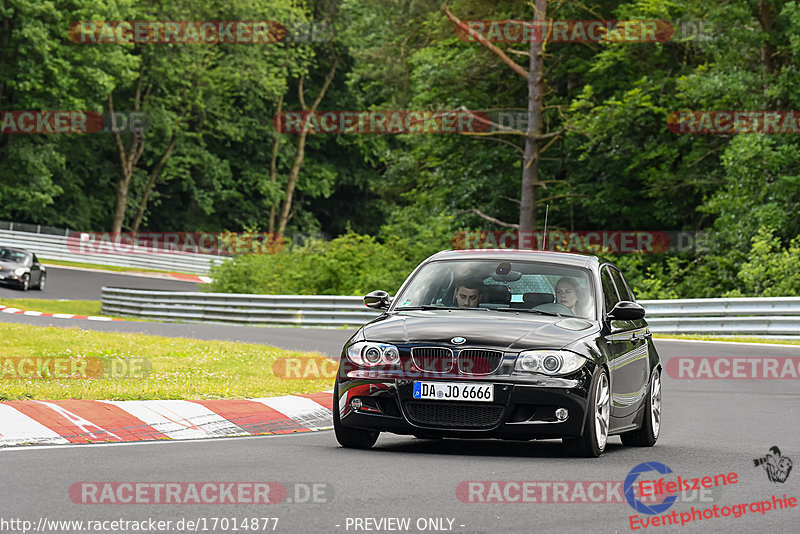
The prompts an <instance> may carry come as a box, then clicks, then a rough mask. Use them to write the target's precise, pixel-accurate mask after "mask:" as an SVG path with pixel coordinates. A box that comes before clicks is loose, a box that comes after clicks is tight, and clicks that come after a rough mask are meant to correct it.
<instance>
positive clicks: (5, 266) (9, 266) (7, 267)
mask: <svg viewBox="0 0 800 534" xmlns="http://www.w3.org/2000/svg"><path fill="white" fill-rule="evenodd" d="M18 267H24V265H21V264H19V263H17V262H15V261H6V260H0V269H2V270H4V271H13V270H14V269H16V268H18Z"/></svg>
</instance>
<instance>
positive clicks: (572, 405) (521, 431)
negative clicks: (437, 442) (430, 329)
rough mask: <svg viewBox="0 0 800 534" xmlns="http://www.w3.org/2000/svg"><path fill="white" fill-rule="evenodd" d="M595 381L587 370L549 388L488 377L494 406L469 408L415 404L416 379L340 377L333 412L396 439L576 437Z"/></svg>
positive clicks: (458, 403) (343, 419)
mask: <svg viewBox="0 0 800 534" xmlns="http://www.w3.org/2000/svg"><path fill="white" fill-rule="evenodd" d="M587 367H591V366H587ZM591 377H592V370H591V369H589V368H584V369H583V370H582V371H581V373H580V377H579V378H578V379H573V380H561V381H559V380H550V381H546V383H549V385H534V384H533V382H534V381H528V383H525V382H524V381H520V380H515V379H514V378H513V377H508V376H506V377H502V376H494V377H485V378H481V379H480V380H479V382H480V383H484V384H485V383H491V384H493V385H494V399H493V401H492V402H468V401H440V400H420V399H414V398H413V388H414V379H410V378H409V379H405V378H403V379H400V378H383V377H382V378H377V377H376V378H374V379H362V378H356V379H349V378H342V377H341V375H340V377H339V378H338V380H337V383H338V391H339V398H338V399H335V409H338V410H339V416H340V420H341V424H342V425H344V426H348V427H354V428H362V429H370V430H379V431H381V432H392V433H395V434H414V435H422V436H431V437H463V438H501V439H537V438H561V437H577V436H580V435H581V434H582V432H583V428H584V421H585V417H586V407H587V395H588V385H589V384H590V383H591ZM423 380H426V381H429V380H430V379H427V378H425V379H423ZM456 381H457V380H456ZM554 384H555V386H558V385H562V386H565V387H554ZM354 398H358V399H359V400H360V401H361V407H360V408H359V409H354V408H353V407H352V405H351V402H352V400H353V399H354ZM557 408H565V409H566V410H568V413H569V416H568V418H567V419H566V420H565V421H559V420H558V419H557V418H556V416H555V411H556V409H557Z"/></svg>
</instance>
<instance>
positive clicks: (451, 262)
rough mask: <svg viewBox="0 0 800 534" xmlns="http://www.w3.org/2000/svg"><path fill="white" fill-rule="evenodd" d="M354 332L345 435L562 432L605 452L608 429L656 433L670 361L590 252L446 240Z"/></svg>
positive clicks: (618, 276) (646, 439) (347, 355)
mask: <svg viewBox="0 0 800 534" xmlns="http://www.w3.org/2000/svg"><path fill="white" fill-rule="evenodd" d="M364 303H365V304H366V305H367V306H369V307H370V308H375V309H380V310H385V311H384V313H383V314H382V315H381V316H379V317H378V318H376V319H374V320H372V321H371V322H369V323H367V324H366V325H364V326H363V327H362V328H360V329H359V330H358V331H357V332H356V333H355V335H353V337H352V338H350V340H349V341H348V342H347V344H346V345H345V346H344V349H343V351H342V357H341V361H340V364H339V369H338V373H337V377H336V385H335V388H334V410H333V415H334V429H335V432H336V438H337V440H338V441H339V443H340V444H341V445H342V446H343V447H350V448H369V447H371V446H372V445H374V444H375V442H376V440H377V439H378V435H379V433H380V432H392V433H395V434H408V435H415V436H418V437H422V438H434V439H436V438H443V437H455V438H501V439H522V440H529V439H552V438H561V439H562V441H563V443H564V445H565V447H566V448H567V450H568V451H569V452H570V453H571V454H574V455H577V456H587V457H597V456H599V455H600V454H601V453H602V452H603V451H604V450H605V448H606V443H607V441H608V437H609V436H610V435H619V436H620V437H621V439H622V442H623V443H624V444H625V445H636V446H652V445H654V444H655V442H656V440H657V439H658V436H659V432H660V429H661V378H660V377H661V375H660V372H661V361H660V358H659V356H658V352H656V348H655V346H654V345H653V341H652V339H651V336H650V331H649V329H648V327H647V323H646V322H645V320H644V315H645V312H644V308H642V307H641V306H640V305H639V304H636V301H635V298H634V296H633V293H632V291H631V288H630V286H629V285H628V283H627V282H626V281H625V278H624V277H623V276H622V273H621V272H620V271H619V269H618V268H617V267H616V266H614V265H613V264H610V263H606V262H602V261H600V260H599V259H598V258H596V257H593V256H584V255H578V254H565V253H555V252H532V251H511V250H471V251H445V252H440V253H438V254H435V255H433V256H431V257H430V258H428V259H427V260H425V261H424V262H422V264H420V265H419V266H418V267H417V268H416V269H415V270H414V272H413V273H411V275H410V276H409V277H408V279H407V280H406V281H405V282H404V283H403V285H402V286H401V287H400V289H399V291H398V293H397V295H396V297H395V298H394V299H391V298H390V297H389V295H388V294H387V293H386V292H385V291H374V292H372V293H370V294H369V295H367V296H366V297H365V298H364Z"/></svg>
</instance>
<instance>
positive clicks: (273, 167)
mask: <svg viewBox="0 0 800 534" xmlns="http://www.w3.org/2000/svg"><path fill="white" fill-rule="evenodd" d="M282 110H283V95H281V96H280V98H278V111H277V112H276V113H275V116H276V117H280V115H281V111H282ZM280 144H281V133H280V132H277V131H276V132H275V142H274V143H272V159H270V162H269V181H270V182H272V183H273V184H274V183H275V182H276V181H277V180H278V148H279V147H280ZM273 232H275V204H273V205H272V206H270V207H269V233H270V234H272V233H273Z"/></svg>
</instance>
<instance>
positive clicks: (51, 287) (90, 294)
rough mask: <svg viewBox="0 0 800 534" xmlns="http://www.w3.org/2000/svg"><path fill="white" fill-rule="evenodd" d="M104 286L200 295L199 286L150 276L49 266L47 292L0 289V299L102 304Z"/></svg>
mask: <svg viewBox="0 0 800 534" xmlns="http://www.w3.org/2000/svg"><path fill="white" fill-rule="evenodd" d="M103 286H108V287H127V288H131V289H169V290H174V291H197V286H198V284H196V283H194V282H181V281H179V280H167V279H161V278H155V277H153V276H148V275H141V276H140V275H130V274H116V273H111V272H106V271H90V270H87V269H75V268H69V267H52V266H48V267H47V283H46V284H45V288H44V291H38V290H36V289H31V290H28V291H22V290H20V289H17V288H14V287H9V286H0V298H6V299H69V300H100V296H101V291H100V288H102V287H103Z"/></svg>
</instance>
